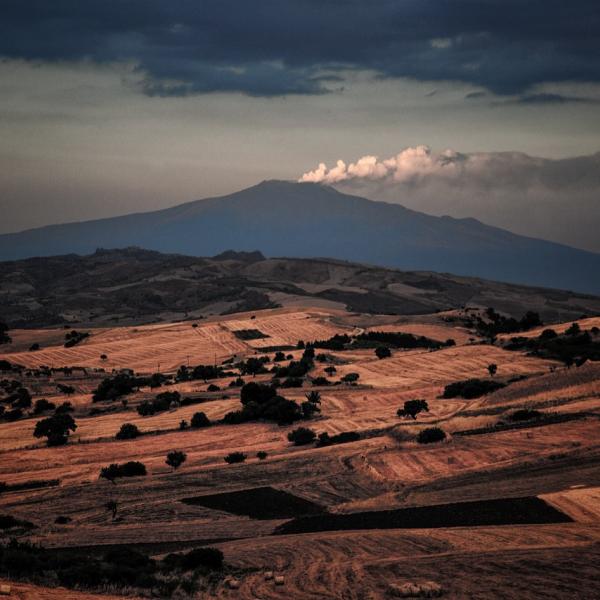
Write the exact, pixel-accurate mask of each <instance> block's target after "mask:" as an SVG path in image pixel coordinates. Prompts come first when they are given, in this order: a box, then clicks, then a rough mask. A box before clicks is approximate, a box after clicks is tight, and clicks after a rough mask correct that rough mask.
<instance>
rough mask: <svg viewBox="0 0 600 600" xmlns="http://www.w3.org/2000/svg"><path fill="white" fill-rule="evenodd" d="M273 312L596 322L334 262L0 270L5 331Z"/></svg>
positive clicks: (563, 301)
mask: <svg viewBox="0 0 600 600" xmlns="http://www.w3.org/2000/svg"><path fill="white" fill-rule="evenodd" d="M280 304H282V305H303V306H317V307H318V306H324V305H325V306H328V307H335V308H340V309H343V308H348V309H349V310H352V311H361V312H366V313H392V314H425V313H433V312H436V311H440V310H446V309H454V308H458V307H460V306H463V305H467V304H470V305H475V306H482V307H487V306H493V307H495V308H496V309H498V310H501V311H503V312H506V313H509V314H511V315H513V316H515V317H520V316H522V315H523V314H524V313H525V312H526V311H527V310H535V311H537V312H539V313H540V314H541V315H542V317H543V318H544V320H545V321H547V322H548V321H551V320H564V319H570V318H577V317H579V316H581V314H582V313H587V314H599V313H600V298H598V297H595V296H588V295H583V294H574V293H571V292H563V291H559V290H549V289H544V288H533V287H526V286H520V285H513V284H507V283H498V282H494V281H486V280H482V279H474V278H466V277H458V276H455V275H442V274H438V273H427V272H418V271H412V272H405V271H399V270H397V269H386V268H382V267H371V266H368V265H364V264H357V263H350V262H345V261H340V260H332V259H299V258H271V259H265V258H264V257H263V256H262V255H261V254H260V253H250V254H244V253H232V252H227V253H224V254H223V255H220V256H217V257H213V258H197V257H190V256H182V255H174V254H161V253H159V252H154V251H149V250H141V249H139V248H126V249H124V250H101V251H97V252H95V253H94V254H92V255H89V256H77V255H74V254H71V255H65V256H53V257H44V258H29V259H25V260H19V261H9V262H0V306H2V310H1V311H0V319H2V320H6V321H7V322H8V323H9V324H10V325H11V326H12V327H23V326H25V327H36V326H44V325H51V324H65V323H81V324H87V325H94V324H96V325H106V324H115V323H119V324H134V323H135V324H138V323H146V322H151V321H157V320H173V319H183V318H200V317H202V316H208V315H212V314H221V313H231V312H239V311H250V310H258V309H261V308H269V307H274V306H277V305H280Z"/></svg>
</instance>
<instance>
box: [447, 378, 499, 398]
mask: <svg viewBox="0 0 600 600" xmlns="http://www.w3.org/2000/svg"><path fill="white" fill-rule="evenodd" d="M503 387H506V386H505V384H504V383H500V382H499V381H490V380H488V379H466V380H464V381H456V382H455V383H450V384H448V385H447V386H446V387H445V388H444V394H443V397H444V398H456V397H461V398H465V399H467V400H472V399H473V398H479V397H481V396H484V395H486V394H491V393H492V392H495V391H496V390H499V389H501V388H503Z"/></svg>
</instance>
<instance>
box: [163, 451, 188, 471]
mask: <svg viewBox="0 0 600 600" xmlns="http://www.w3.org/2000/svg"><path fill="white" fill-rule="evenodd" d="M186 459H187V454H186V453H185V452H181V450H173V451H171V452H169V454H167V460H166V461H165V462H166V463H167V464H168V465H169V466H170V467H172V468H173V471H176V470H177V469H178V468H179V467H180V466H181V465H182V464H183V463H184V462H185V460H186Z"/></svg>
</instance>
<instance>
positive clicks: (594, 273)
mask: <svg viewBox="0 0 600 600" xmlns="http://www.w3.org/2000/svg"><path fill="white" fill-rule="evenodd" d="M128 246H139V247H142V248H146V249H151V250H157V251H160V252H169V253H181V254H187V255H191V256H211V255H214V254H217V253H219V252H223V251H224V250H227V249H229V248H235V249H236V250H254V249H256V248H258V249H260V250H261V251H262V252H263V253H264V254H265V255H267V256H294V257H304V258H308V257H311V258H314V257H323V256H327V257H332V258H336V259H343V260H350V261H358V262H365V263H370V264H377V265H382V266H386V267H396V268H400V269H404V270H427V271H437V272H448V273H455V274H457V275H467V276H475V277H485V278H488V279H495V280H499V281H507V282H513V283H520V284H525V285H535V286H547V287H553V288H562V289H573V290H577V291H581V292H590V293H598V292H600V277H599V275H600V255H599V254H595V253H591V252H585V251H582V250H577V249H574V248H570V247H567V246H563V245H560V244H556V243H552V242H547V241H543V240H538V239H533V238H528V237H523V236H519V235H515V234H512V233H510V232H508V231H505V230H502V229H498V228H496V227H490V226H488V225H485V224H483V223H481V222H479V221H477V220H475V219H454V218H451V217H433V216H430V215H426V214H423V213H419V212H416V211H413V210H409V209H407V208H404V207H402V206H399V205H396V204H387V203H384V202H374V201H371V200H366V199H364V198H360V197H357V196H350V195H347V194H342V193H340V192H338V191H336V190H334V189H332V188H330V187H326V186H322V185H318V184H311V183H292V182H284V181H265V182H262V183H260V184H258V185H256V186H254V187H251V188H248V189H245V190H242V191H240V192H236V193H234V194H230V195H228V196H222V197H218V198H210V199H206V200H198V201H194V202H189V203H187V204H181V205H179V206H175V207H172V208H169V209H165V210H160V211H154V212H147V213H139V214H131V215H126V216H121V217H114V218H110V219H100V220H94V221H87V222H81V223H68V224H64V225H52V226H48V227H42V228H39V229H33V230H28V231H24V232H20V233H13V234H5V235H2V236H0V259H2V260H12V259H19V258H27V257H33V256H51V255H58V254H67V253H77V254H89V253H92V252H94V251H95V250H96V248H122V247H128Z"/></svg>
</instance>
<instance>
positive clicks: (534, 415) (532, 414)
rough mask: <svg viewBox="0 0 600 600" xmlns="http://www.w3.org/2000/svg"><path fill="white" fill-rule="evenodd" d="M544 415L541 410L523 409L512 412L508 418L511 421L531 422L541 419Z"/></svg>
mask: <svg viewBox="0 0 600 600" xmlns="http://www.w3.org/2000/svg"><path fill="white" fill-rule="evenodd" d="M541 416H542V413H541V412H540V411H539V410H533V409H531V408H521V409H519V410H515V411H514V412H512V413H511V414H510V415H509V416H508V418H509V419H510V420H511V421H531V420H532V419H539V418H541Z"/></svg>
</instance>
